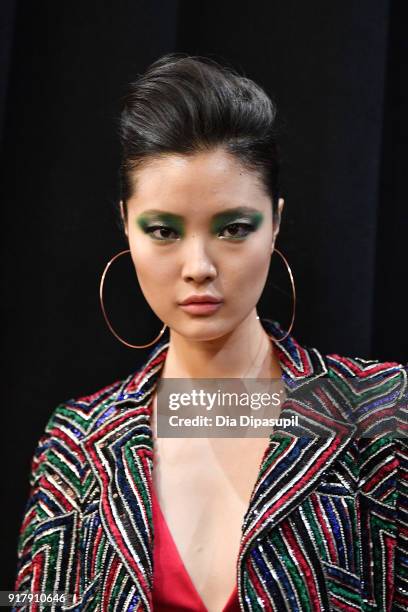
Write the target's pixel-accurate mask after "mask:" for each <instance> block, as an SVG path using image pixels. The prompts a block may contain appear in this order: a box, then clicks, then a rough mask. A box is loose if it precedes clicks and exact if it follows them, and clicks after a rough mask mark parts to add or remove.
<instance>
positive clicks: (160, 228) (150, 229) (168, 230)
mask: <svg viewBox="0 0 408 612" xmlns="http://www.w3.org/2000/svg"><path fill="white" fill-rule="evenodd" d="M157 231H158V232H164V234H165V235H164V236H163V235H162V234H160V237H159V236H158V235H157V234H156V235H155V234H154V232H157ZM171 232H173V233H174V234H177V232H176V231H175V230H172V229H171V227H167V226H166V225H151V226H150V227H148V228H146V234H151V235H152V237H154V239H155V240H158V241H159V242H161V241H165V240H172V238H171V236H169V235H168V233H170V234H171ZM166 233H167V235H166Z"/></svg>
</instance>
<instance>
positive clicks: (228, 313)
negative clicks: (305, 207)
mask: <svg viewBox="0 0 408 612" xmlns="http://www.w3.org/2000/svg"><path fill="white" fill-rule="evenodd" d="M134 179H135V189H134V194H133V196H132V197H131V198H130V199H129V200H128V203H127V204H128V217H127V223H126V234H127V236H128V239H129V248H130V251H131V256H132V260H133V263H134V266H135V270H136V275H137V278H138V281H139V284H140V288H141V290H142V292H143V294H144V296H145V298H146V300H147V302H148V303H149V305H150V307H151V308H152V310H153V311H154V312H155V314H156V315H157V316H158V317H159V319H161V321H163V323H166V324H167V325H168V327H169V328H170V329H171V330H174V331H175V332H177V333H179V334H181V335H182V336H185V337H188V338H190V339H195V340H212V339H216V338H219V337H221V336H223V335H224V334H227V333H229V332H231V331H232V330H233V329H234V328H235V327H236V326H237V325H239V324H240V323H241V322H242V321H243V320H244V319H245V318H246V317H248V316H249V315H250V313H251V312H253V311H254V309H255V307H256V304H257V302H258V300H259V298H260V296H261V294H262V291H263V288H264V286H265V282H266V278H267V275H268V268H269V264H270V258H271V253H272V251H273V246H274V242H275V238H276V235H277V233H278V230H279V226H278V224H277V225H276V226H275V227H273V226H272V206H271V199H270V197H269V196H268V195H267V194H266V193H265V191H264V189H263V187H262V184H261V183H260V180H259V179H258V177H257V175H256V174H255V173H254V172H251V171H248V170H246V169H245V168H244V167H243V166H242V165H241V164H240V163H239V162H238V161H237V160H236V159H235V158H233V157H232V156H230V155H229V154H228V153H226V152H225V151H223V150H222V149H216V150H214V151H212V152H205V153H197V154H194V155H193V156H184V155H175V154H174V155H173V154H172V155H167V156H163V157H161V158H159V159H156V160H154V161H152V162H150V163H149V164H148V165H146V166H145V167H143V168H139V169H137V170H135V171H134ZM282 205H283V201H282V200H280V202H279V213H280V210H281V208H282ZM122 214H123V212H122ZM279 218H280V214H279ZM193 294H195V295H197V294H199V295H202V294H210V295H212V296H215V297H216V298H219V299H220V300H222V303H221V305H220V306H219V307H217V308H216V309H215V310H214V311H213V312H211V313H208V312H207V313H200V314H197V313H194V312H191V311H188V309H185V308H182V307H181V306H180V302H182V301H183V300H185V299H186V298H188V297H189V296H191V295H193Z"/></svg>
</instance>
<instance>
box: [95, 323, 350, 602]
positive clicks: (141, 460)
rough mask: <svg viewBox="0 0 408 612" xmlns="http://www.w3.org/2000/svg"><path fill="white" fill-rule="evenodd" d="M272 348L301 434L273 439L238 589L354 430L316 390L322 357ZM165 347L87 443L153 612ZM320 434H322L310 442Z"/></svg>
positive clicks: (127, 560)
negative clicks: (157, 403)
mask: <svg viewBox="0 0 408 612" xmlns="http://www.w3.org/2000/svg"><path fill="white" fill-rule="evenodd" d="M262 321H263V325H264V328H265V329H266V331H267V332H268V333H269V334H270V335H271V336H273V337H278V338H279V337H281V336H283V334H284V330H283V329H282V328H281V327H280V325H279V323H278V322H276V321H269V320H265V319H263V320H262ZM274 343H275V349H276V354H277V357H278V359H279V362H280V365H281V368H282V371H283V382H284V385H285V389H286V393H287V398H286V400H285V401H284V402H283V404H282V406H281V413H280V416H281V417H288V418H290V417H291V416H294V415H297V416H298V423H299V427H298V428H297V430H296V432H295V433H293V432H290V431H288V430H286V429H276V430H275V431H274V432H273V433H271V436H270V443H269V445H268V447H267V448H266V450H265V453H264V456H263V458H262V461H261V466H260V470H259V474H258V478H257V481H256V483H255V485H254V489H253V492H252V495H251V499H250V502H249V506H248V510H247V512H246V514H245V517H244V521H243V526H242V537H241V544H240V551H239V560H238V583H239V582H240V580H241V573H242V571H244V567H245V560H246V558H247V555H248V553H249V552H250V550H251V549H252V547H254V546H256V545H257V543H258V542H259V541H260V540H261V539H262V536H263V534H264V533H265V532H266V531H267V530H269V529H271V528H273V527H275V526H276V525H277V524H279V523H280V521H282V519H284V518H285V517H286V516H288V514H289V513H290V512H292V511H293V510H294V509H295V508H297V507H298V506H299V505H300V504H301V502H302V501H303V500H304V498H305V497H306V496H307V495H309V494H310V492H311V491H312V490H313V489H315V488H316V487H317V486H318V485H319V482H320V481H321V479H322V478H323V476H324V472H325V471H326V470H327V469H328V468H329V467H330V466H331V464H332V463H333V461H334V460H335V459H336V458H337V457H338V456H339V455H340V453H341V452H342V451H343V450H344V448H345V447H346V445H347V444H348V443H349V441H350V438H351V436H352V435H353V433H354V431H355V430H356V425H354V424H353V423H351V422H350V421H349V419H348V418H347V415H346V416H345V415H344V412H343V411H342V405H341V404H342V403H341V401H337V400H336V397H334V396H333V394H326V393H324V391H322V390H320V391H316V389H317V387H316V385H315V384H313V383H314V382H315V381H319V382H321V381H322V380H323V377H324V376H326V377H327V376H328V369H327V366H326V362H325V360H324V358H323V356H322V355H321V354H320V353H319V351H318V350H317V349H315V348H307V347H304V346H301V345H300V344H299V343H298V342H297V341H296V340H295V338H294V337H293V336H292V335H289V336H287V337H286V338H285V339H284V340H282V341H279V340H274ZM168 347H169V343H168V342H162V343H160V344H158V345H156V347H155V348H154V349H153V350H152V351H151V352H150V354H149V356H148V358H147V360H146V361H145V363H144V365H143V367H142V368H140V369H139V370H138V371H137V372H136V373H135V374H133V375H131V376H129V377H128V378H127V379H126V380H124V382H123V384H122V385H121V387H120V388H119V390H118V391H117V392H116V393H115V394H114V395H113V397H112V398H111V401H110V402H109V403H108V405H107V406H106V412H105V415H106V417H104V416H103V415H102V417H101V418H100V419H99V420H98V426H97V428H96V430H95V431H94V432H93V433H92V434H90V435H89V436H88V437H87V438H86V439H85V441H84V450H85V452H86V453H87V456H88V458H89V461H90V465H91V467H92V469H93V471H94V474H95V476H96V477H97V479H98V481H99V484H100V488H101V501H100V512H101V518H102V522H103V525H104V527H105V531H106V533H107V536H108V538H109V540H110V542H111V544H112V545H113V546H114V548H115V549H116V551H117V552H118V554H119V555H120V557H121V559H122V561H123V562H124V564H125V565H126V567H127V570H128V571H129V573H130V574H131V576H132V578H133V580H134V581H135V583H136V585H137V586H138V589H139V592H140V594H141V596H142V598H143V599H144V604H145V606H146V609H148V610H150V609H151V606H152V602H151V588H152V579H153V566H152V564H153V525H152V501H151V500H152V495H151V491H152V486H153V483H152V469H153V436H152V429H151V426H150V416H151V412H150V411H151V405H150V400H151V398H152V395H153V393H154V390H155V388H156V385H157V382H158V380H159V378H160V372H161V370H162V368H163V365H164V362H165V358H166V355H167V350H168ZM340 395H341V394H339V396H340ZM312 406H313V409H311V407H312ZM316 406H317V409H316ZM316 428H317V431H318V432H320V435H318V436H316V434H314V435H312V436H310V431H311V430H314V431H316Z"/></svg>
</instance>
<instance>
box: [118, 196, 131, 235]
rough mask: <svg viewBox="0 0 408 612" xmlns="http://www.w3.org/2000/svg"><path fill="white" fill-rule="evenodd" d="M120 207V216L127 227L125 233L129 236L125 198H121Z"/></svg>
mask: <svg viewBox="0 0 408 612" xmlns="http://www.w3.org/2000/svg"><path fill="white" fill-rule="evenodd" d="M119 208H120V216H121V218H122V223H123V227H124V228H125V234H126V236H127V237H129V235H128V230H127V223H126V218H125V209H124V206H123V200H120V202H119Z"/></svg>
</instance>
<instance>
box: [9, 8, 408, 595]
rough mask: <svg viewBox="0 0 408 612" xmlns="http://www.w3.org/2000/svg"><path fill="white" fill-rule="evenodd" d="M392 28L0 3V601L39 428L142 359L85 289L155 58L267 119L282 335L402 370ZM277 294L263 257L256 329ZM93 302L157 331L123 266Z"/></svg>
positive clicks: (265, 13)
mask: <svg viewBox="0 0 408 612" xmlns="http://www.w3.org/2000/svg"><path fill="white" fill-rule="evenodd" d="M401 11H402V2H401V3H399V2H391V0H375V1H373V0H361V1H360V2H355V1H354V0H346V1H344V0H342V1H341V2H340V1H338V2H337V1H335V2H327V1H326V0H315V1H314V2H312V3H310V2H308V3H306V2H298V1H297V0H280V1H278V0H272V1H271V0H267V1H265V2H256V3H252V4H250V3H247V2H241V3H240V2H237V1H236V0H235V2H222V1H219V2H216V3H213V2H204V1H199V0H195V1H194V2H191V1H187V0H185V1H183V0H179V1H177V0H163V1H160V2H159V1H158V0H150V1H139V2H135V1H134V0H132V1H130V0H127V1H125V0H124V1H122V2H120V3H115V2H99V1H96V0H88V1H87V2H55V1H51V0H42V1H41V2H24V1H16V0H3V2H2V3H1V6H0V15H1V17H2V24H1V29H0V34H1V37H0V40H1V43H0V44H1V49H0V78H1V82H2V86H3V88H2V91H1V92H0V113H1V114H0V130H2V134H1V135H2V161H1V175H2V176H1V193H2V230H1V232H2V258H1V270H2V288H3V293H2V301H1V326H2V331H3V334H2V343H3V351H2V355H3V362H2V368H3V374H4V381H5V382H4V387H3V389H4V390H5V393H3V411H2V414H3V415H4V418H3V419H2V424H3V427H2V450H3V452H4V453H5V458H4V461H6V462H7V463H3V466H5V465H6V466H7V468H6V469H5V470H4V469H3V474H2V480H3V491H4V492H5V500H6V503H5V504H3V507H2V512H3V517H2V524H3V526H4V525H5V526H6V532H7V533H6V535H5V539H4V540H3V542H4V545H3V546H2V558H3V560H5V561H6V567H5V568H4V571H3V573H2V584H1V585H0V587H1V588H2V589H5V588H11V586H12V584H13V579H14V572H15V548H16V539H17V532H18V528H19V525H20V521H21V518H22V512H23V508H24V504H25V501H26V498H27V495H28V470H29V462H30V458H31V456H32V453H33V450H34V446H35V444H36V442H37V440H38V438H39V436H40V434H41V432H42V431H43V429H44V426H45V423H46V421H47V419H48V418H49V416H50V413H51V411H52V410H53V408H54V407H55V406H56V405H57V404H59V403H60V402H62V401H64V400H66V399H68V398H70V397H75V396H79V395H83V394H86V393H90V392H92V391H95V390H97V389H98V388H100V387H102V386H105V385H107V384H108V383H110V382H112V381H114V380H117V379H118V378H122V377H124V376H126V375H127V374H129V373H130V372H132V371H134V370H135V369H137V367H138V366H139V365H140V363H141V361H142V360H143V359H144V358H145V356H146V354H147V352H146V351H132V350H129V349H126V348H125V347H123V346H122V345H121V344H119V343H118V342H117V341H116V340H115V338H114V337H113V336H111V335H110V333H109V331H108V330H107V328H106V327H105V324H104V321H103V318H102V315H101V313H100V310H99V304H98V283H99V277H100V274H101V272H102V269H103V267H104V265H105V263H106V262H107V260H108V259H109V258H110V257H112V255H113V254H114V253H116V252H117V251H119V250H120V249H123V248H126V243H125V241H124V239H123V236H122V235H121V233H120V231H119V226H118V217H117V214H116V213H115V207H114V204H115V201H116V199H117V168H118V161H119V146H118V140H117V136H116V124H115V118H116V116H117V113H118V109H119V105H120V97H121V96H122V95H123V94H124V92H125V87H126V83H127V82H128V81H129V80H131V79H132V78H134V77H135V76H136V75H137V74H138V73H140V72H143V71H144V70H145V69H146V67H147V66H148V64H149V63H150V62H151V61H153V60H155V59H156V58H157V57H158V56H160V55H162V54H163V53H165V52H169V51H185V52H188V53H191V54H202V55H209V56H210V57H212V58H213V59H219V60H221V61H223V60H225V61H227V62H229V63H230V64H232V65H233V66H235V67H236V68H238V69H239V70H241V71H242V72H243V73H245V74H246V75H247V76H249V77H251V78H253V79H255V80H256V81H258V82H259V83H260V84H261V85H263V86H264V87H265V88H266V90H267V91H268V92H269V93H270V94H271V95H272V96H273V97H274V98H275V100H276V102H277V104H278V106H279V109H280V119H281V122H282V125H283V126H284V131H283V134H282V146H283V156H284V168H283V177H284V178H283V180H284V184H283V191H284V195H285V197H286V206H285V210H284V221H283V225H282V229H281V234H280V236H279V238H278V243H277V246H278V248H280V249H281V250H282V251H283V252H284V254H285V255H286V257H287V258H288V260H289V262H290V264H291V266H292V269H293V272H294V275H295V281H296V287H297V292H298V311H297V317H296V322H295V328H294V335H295V337H297V338H298V339H299V340H300V341H301V342H302V343H304V344H307V345H309V346H317V347H318V348H319V349H321V350H322V351H324V352H336V353H340V354H345V355H352V356H353V355H359V356H361V357H367V358H368V357H374V358H378V359H386V360H397V361H403V362H406V360H407V348H408V347H407V333H406V331H405V329H406V325H405V324H406V320H407V314H406V301H404V299H403V289H404V285H405V284H406V269H407V264H406V240H407V229H408V224H407V213H406V202H405V184H404V183H405V181H404V179H405V177H406V176H407V168H406V164H407V153H406V143H407V142H408V138H407V137H408V133H407V115H406V111H407V104H406V101H407V76H406V75H407V73H406V66H407V63H408V53H407V37H406V32H404V31H403V28H404V25H403V24H404V21H403V19H402V16H401V15H400V12H401ZM404 71H405V72H404ZM273 262H274V260H273ZM404 272H405V274H404ZM112 274H113V272H112ZM115 288H116V293H115ZM119 291H120V292H121V296H122V295H123V299H122V300H121V301H122V302H123V304H124V305H123V309H122V308H121V309H119V306H120V304H119V303H118V302H119V300H118V297H117V296H118V292H119ZM288 292H289V284H288V282H287V279H286V278H285V275H284V271H282V266H280V265H279V261H278V260H276V262H274V263H273V265H272V266H271V273H270V281H268V285H267V288H266V289H265V293H264V297H263V299H262V302H261V306H260V308H259V311H260V314H261V315H262V316H265V317H273V318H276V319H278V320H280V321H281V323H282V324H283V325H287V324H288V322H289V320H290V314H291V311H290V308H291V305H290V299H289V298H288ZM110 293H111V295H110V300H109V304H110V306H111V307H112V309H114V312H113V310H112V318H113V319H114V321H115V322H116V324H117V326H119V327H120V330H119V331H120V332H121V333H122V334H123V335H125V336H126V337H127V338H128V339H129V340H131V341H133V342H135V343H146V342H148V341H149V340H151V339H152V338H153V337H155V335H156V334H157V333H158V331H159V329H160V328H161V325H160V322H159V321H158V320H157V319H156V318H155V316H154V315H153V314H152V313H151V312H150V310H149V308H148V306H147V305H146V303H145V302H144V299H143V298H142V295H141V293H140V292H138V289H137V287H135V279H134V276H132V272H131V268H130V267H129V266H125V263H124V262H123V265H122V264H121V265H119V263H118V267H117V276H115V279H113V277H112V283H111V290H110ZM115 295H116V300H115ZM132 300H133V301H132ZM135 309H138V310H139V312H140V313H141V314H140V316H139V317H138V318H139V320H141V321H142V324H141V325H139V328H137V326H136V327H135V323H134V319H135V316H134V315H135Z"/></svg>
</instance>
